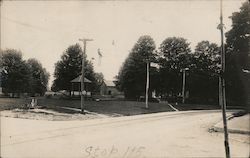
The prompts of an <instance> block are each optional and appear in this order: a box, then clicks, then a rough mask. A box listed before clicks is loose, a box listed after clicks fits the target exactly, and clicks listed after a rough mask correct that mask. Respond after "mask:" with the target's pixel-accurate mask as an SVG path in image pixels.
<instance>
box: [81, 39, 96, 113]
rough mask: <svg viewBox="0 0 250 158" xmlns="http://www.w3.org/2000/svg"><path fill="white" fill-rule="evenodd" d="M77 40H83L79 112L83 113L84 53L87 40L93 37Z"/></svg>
mask: <svg viewBox="0 0 250 158" xmlns="http://www.w3.org/2000/svg"><path fill="white" fill-rule="evenodd" d="M79 41H82V42H83V53H82V78H81V112H82V114H85V112H84V94H83V93H84V56H85V54H86V45H87V41H93V39H86V38H83V39H79Z"/></svg>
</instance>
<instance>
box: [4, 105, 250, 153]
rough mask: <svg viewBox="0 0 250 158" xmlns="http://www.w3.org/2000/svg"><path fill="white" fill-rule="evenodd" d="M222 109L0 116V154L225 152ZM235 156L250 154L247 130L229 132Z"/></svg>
mask: <svg viewBox="0 0 250 158" xmlns="http://www.w3.org/2000/svg"><path fill="white" fill-rule="evenodd" d="M220 120H221V112H220V111H218V110H207V111H188V112H164V113H156V114H145V115H135V116H125V117H116V118H104V119H94V120H85V121H39V120H28V119H17V118H7V117H1V156H2V157H23V158H28V157H32V158H33V157H53V158H54V157H67V158H68V157H86V158H98V157H99V158H104V157H107V158H112V157H113V158H120V157H121V158H128V157H134V158H140V157H143V158H151V157H152V158H153V157H154V158H156V157H158V158H163V157H224V156H225V154H224V144H223V141H224V138H223V134H222V133H216V132H215V133H214V132H212V133H211V132H209V130H208V129H209V128H210V127H212V125H214V124H215V123H217V122H219V121H220ZM229 137H230V148H231V155H232V156H233V157H248V156H249V143H246V141H245V140H246V139H248V137H249V136H248V135H238V134H230V135H229Z"/></svg>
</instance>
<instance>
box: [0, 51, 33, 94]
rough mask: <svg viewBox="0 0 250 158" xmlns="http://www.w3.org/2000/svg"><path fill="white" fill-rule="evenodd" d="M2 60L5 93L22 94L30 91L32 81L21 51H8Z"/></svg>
mask: <svg viewBox="0 0 250 158" xmlns="http://www.w3.org/2000/svg"><path fill="white" fill-rule="evenodd" d="M2 53H3V58H2V69H3V71H2V74H1V75H2V86H3V91H4V92H5V93H12V94H13V96H14V94H18V95H19V94H20V93H24V92H28V91H29V85H30V81H31V76H30V71H29V67H28V65H27V64H26V63H25V61H23V60H22V53H21V51H17V50H14V49H6V50H4V51H3V52H2Z"/></svg>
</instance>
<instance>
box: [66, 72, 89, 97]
mask: <svg viewBox="0 0 250 158" xmlns="http://www.w3.org/2000/svg"><path fill="white" fill-rule="evenodd" d="M81 80H82V75H80V76H78V77H77V78H75V79H73V80H71V81H70V83H71V91H72V92H73V93H71V95H73V96H74V95H75V94H74V92H75V91H77V92H78V95H79V96H80V95H81ZM91 83H92V82H91V81H90V80H89V79H87V78H86V77H84V90H85V91H86V94H87V95H88V94H90V92H88V87H89V85H90V84H91Z"/></svg>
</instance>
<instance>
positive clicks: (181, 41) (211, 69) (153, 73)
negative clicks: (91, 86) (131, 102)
mask: <svg viewBox="0 0 250 158" xmlns="http://www.w3.org/2000/svg"><path fill="white" fill-rule="evenodd" d="M249 14H250V9H249V2H247V1H246V2H245V3H243V4H242V7H241V8H240V12H236V13H233V15H232V16H231V19H232V29H231V30H229V31H228V32H227V33H226V44H225V48H226V72H225V74H222V73H221V71H220V70H221V63H220V46H218V45H217V44H215V43H211V42H209V41H207V40H204V41H201V42H199V43H198V44H197V45H196V47H195V50H194V51H191V48H190V43H189V42H188V41H187V39H185V38H182V37H168V38H166V39H165V40H164V41H163V42H162V43H161V44H160V46H159V48H158V49H156V45H155V42H154V40H153V39H152V38H151V37H150V36H148V35H145V36H141V37H140V38H139V39H138V41H137V42H136V44H135V45H134V47H133V48H132V50H131V51H130V53H129V55H128V57H127V58H126V60H125V61H124V63H123V65H122V67H121V68H120V71H119V73H118V75H117V80H118V83H117V87H118V88H119V89H120V90H122V91H124V93H125V97H126V98H128V99H138V98H139V97H140V96H143V95H145V85H146V62H147V61H150V62H155V63H158V64H159V69H157V68H154V67H150V89H149V91H150V92H152V91H156V93H157V94H158V95H160V96H161V97H164V98H166V99H168V100H171V99H175V100H174V101H176V99H177V98H178V95H180V92H181V89H182V75H183V74H182V70H183V69H185V68H188V69H189V70H188V71H186V73H187V74H186V75H187V77H186V90H187V91H188V92H189V96H190V97H189V100H188V101H189V102H192V103H216V104H217V103H218V84H219V83H218V77H219V75H223V76H224V77H225V80H226V96H227V101H228V102H229V104H234V105H246V104H249V95H250V93H249V87H250V85H249V83H250V82H249V81H250V76H249V73H244V72H248V70H250V55H249V52H250V51H249V48H250V46H249V43H250V32H249V30H250V18H249ZM244 70H245V71H244Z"/></svg>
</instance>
